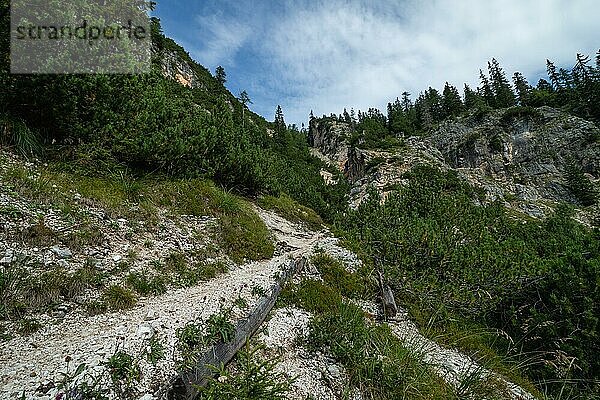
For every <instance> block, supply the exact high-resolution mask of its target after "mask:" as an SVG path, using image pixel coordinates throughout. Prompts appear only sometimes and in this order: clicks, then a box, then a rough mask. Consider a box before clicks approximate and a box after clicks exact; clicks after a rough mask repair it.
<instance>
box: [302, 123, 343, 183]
mask: <svg viewBox="0 0 600 400" xmlns="http://www.w3.org/2000/svg"><path fill="white" fill-rule="evenodd" d="M351 135H352V127H351V126H350V124H347V123H345V122H339V121H335V120H332V119H328V118H323V119H313V120H312V121H311V122H310V128H309V131H308V142H309V145H310V146H311V147H313V148H315V149H316V150H317V151H318V153H319V154H316V155H317V156H318V157H319V156H320V158H322V159H323V160H325V161H326V162H328V163H329V164H332V165H334V166H336V167H337V168H339V169H340V170H341V171H343V170H344V166H345V165H346V161H347V160H348V150H349V140H350V136H351Z"/></svg>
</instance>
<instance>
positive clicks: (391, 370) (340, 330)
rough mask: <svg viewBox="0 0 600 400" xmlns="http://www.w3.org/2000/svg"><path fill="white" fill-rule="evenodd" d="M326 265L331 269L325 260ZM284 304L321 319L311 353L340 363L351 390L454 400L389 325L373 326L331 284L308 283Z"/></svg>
mask: <svg viewBox="0 0 600 400" xmlns="http://www.w3.org/2000/svg"><path fill="white" fill-rule="evenodd" d="M318 257H320V258H321V260H324V261H319V263H320V264H327V265H329V264H331V260H329V259H327V258H326V257H324V256H318ZM279 303H280V304H293V305H296V306H298V307H301V308H303V309H306V310H307V311H310V312H312V313H314V314H315V317H314V319H313V320H312V321H311V323H310V331H309V334H308V337H307V338H304V340H305V341H306V344H307V346H308V347H309V349H312V350H316V351H324V352H326V353H328V354H329V355H331V356H332V357H333V358H334V359H335V360H337V361H338V362H340V363H341V364H342V365H343V366H344V367H345V368H346V372H347V373H348V376H349V380H350V382H349V383H350V385H351V386H352V387H356V388H358V389H359V390H360V391H361V393H362V394H363V396H366V397H368V398H376V399H396V398H410V399H452V398H456V396H454V395H453V392H452V390H451V389H450V388H449V387H448V386H446V384H445V383H444V382H443V381H442V380H441V378H439V377H438V376H437V375H436V374H435V373H434V372H433V370H432V369H431V368H430V367H428V366H426V365H425V364H423V363H422V362H421V361H419V360H420V357H419V354H416V353H414V352H412V351H410V350H408V349H407V348H405V347H404V346H403V345H402V344H401V342H400V341H399V340H398V339H397V338H395V337H394V335H393V334H392V333H391V332H390V330H389V328H388V327H387V326H385V325H378V324H372V323H371V322H370V321H368V319H366V316H365V313H364V312H363V311H362V310H361V309H360V308H358V307H357V306H355V305H352V304H349V303H348V302H347V301H345V300H343V298H342V296H341V295H340V293H339V292H338V291H337V290H336V289H334V288H332V287H331V286H330V285H329V284H327V283H323V282H318V281H314V280H304V281H302V282H301V283H299V284H298V285H288V286H287V287H286V288H285V289H284V291H283V292H282V294H281V296H280V299H279Z"/></svg>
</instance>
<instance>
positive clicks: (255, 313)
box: [166, 257, 307, 400]
mask: <svg viewBox="0 0 600 400" xmlns="http://www.w3.org/2000/svg"><path fill="white" fill-rule="evenodd" d="M306 262H307V259H306V258H304V257H302V258H299V259H295V260H292V261H290V262H289V264H288V265H287V266H286V268H285V269H284V271H283V272H282V273H281V275H280V276H279V279H277V281H276V282H275V283H274V284H273V285H272V286H271V288H270V289H269V290H268V291H267V293H266V294H265V295H264V296H263V297H261V298H260V299H259V301H258V303H257V305H256V307H254V309H253V310H252V311H251V313H250V315H249V316H248V317H247V318H245V319H242V320H240V321H238V323H237V324H236V332H235V336H234V337H233V339H232V340H231V341H230V342H227V343H217V344H215V345H213V346H212V347H211V348H210V349H208V350H207V351H206V352H205V353H204V354H203V355H202V357H200V360H199V361H198V364H197V365H196V367H195V368H193V369H191V370H187V371H184V372H182V373H181V374H179V376H177V377H176V378H175V379H174V380H173V381H172V382H171V384H170V389H169V391H168V392H167V395H166V398H167V399H169V400H192V399H194V398H195V397H196V396H197V395H198V392H199V388H200V387H202V386H205V385H206V384H207V383H208V382H209V381H210V379H211V378H212V377H214V376H215V375H216V373H215V368H218V367H219V366H220V365H222V364H223V365H226V364H227V363H229V361H231V359H232V358H233V357H234V356H235V354H236V353H237V352H238V350H239V349H240V348H242V347H243V346H244V345H245V344H246V342H247V341H248V339H249V338H250V337H251V336H252V335H253V334H254V333H255V332H256V331H257V330H258V328H259V327H260V325H261V324H262V323H263V322H264V320H265V318H266V317H267V314H268V313H269V311H271V309H272V308H273V306H274V305H275V302H276V301H277V297H278V296H279V293H281V290H282V289H283V287H284V285H285V283H286V282H287V281H288V280H289V279H290V278H291V277H292V276H293V275H294V274H295V273H296V272H297V271H299V270H301V269H302V268H304V266H305V264H306Z"/></svg>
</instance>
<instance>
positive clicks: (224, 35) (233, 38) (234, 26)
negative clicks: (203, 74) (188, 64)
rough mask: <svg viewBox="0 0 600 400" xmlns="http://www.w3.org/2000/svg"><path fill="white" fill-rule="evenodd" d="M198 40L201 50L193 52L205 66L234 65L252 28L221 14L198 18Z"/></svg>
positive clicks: (232, 17)
mask: <svg viewBox="0 0 600 400" xmlns="http://www.w3.org/2000/svg"><path fill="white" fill-rule="evenodd" d="M195 22H196V24H197V29H196V36H197V37H196V38H195V41H196V43H197V44H198V45H200V46H201V47H200V49H196V50H194V51H193V54H194V56H195V57H196V58H197V59H198V61H199V62H200V63H202V64H203V65H207V66H210V65H219V64H230V65H231V64H233V63H234V60H235V55H236V53H237V52H238V50H240V49H241V48H242V46H243V45H244V44H245V43H246V41H247V40H248V38H249V36H250V34H251V28H250V27H249V26H248V25H247V24H246V23H244V21H239V20H237V19H236V18H235V17H234V16H224V15H219V14H212V15H200V16H198V17H196V21H195Z"/></svg>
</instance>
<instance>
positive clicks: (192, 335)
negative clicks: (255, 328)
mask: <svg viewBox="0 0 600 400" xmlns="http://www.w3.org/2000/svg"><path fill="white" fill-rule="evenodd" d="M231 311H232V310H231V309H228V308H221V309H220V310H219V312H218V313H216V314H212V315H211V316H209V317H208V319H207V320H206V322H205V323H193V322H191V323H188V324H186V325H185V326H184V327H182V328H178V329H177V331H176V336H177V349H178V350H179V354H180V357H181V360H180V361H179V365H178V368H179V369H180V370H187V369H190V368H193V367H195V366H196V364H197V362H198V357H199V356H200V355H202V353H203V352H204V351H206V349H207V347H208V346H210V345H213V344H216V343H219V342H229V341H231V340H232V339H233V335H234V334H235V326H234V325H233V324H232V323H231Z"/></svg>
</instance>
